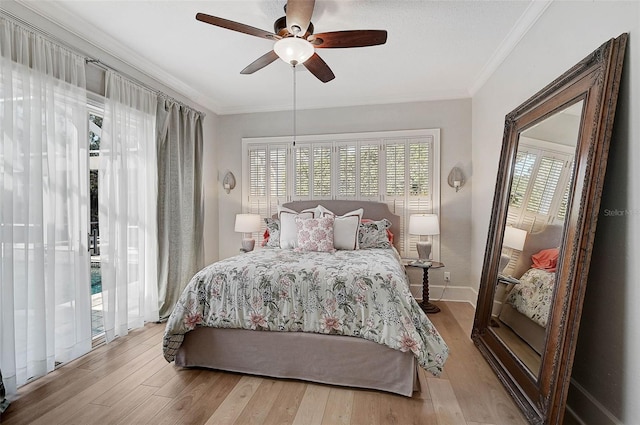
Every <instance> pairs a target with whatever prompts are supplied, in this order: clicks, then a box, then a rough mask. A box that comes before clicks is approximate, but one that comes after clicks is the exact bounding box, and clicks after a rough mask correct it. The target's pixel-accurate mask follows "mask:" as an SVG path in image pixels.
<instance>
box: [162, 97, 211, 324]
mask: <svg viewBox="0 0 640 425" xmlns="http://www.w3.org/2000/svg"><path fill="white" fill-rule="evenodd" d="M202 119H203V116H202V115H201V114H200V113H198V112H197V111H194V110H192V109H189V108H187V107H186V106H184V105H181V104H179V103H177V102H175V101H174V100H172V99H167V98H163V97H160V98H158V112H157V128H158V137H157V143H158V145H157V149H158V251H159V252H158V301H159V305H160V319H166V318H167V317H169V315H170V314H171V311H172V310H173V307H174V305H175V303H176V301H177V300H178V298H179V297H180V294H181V293H182V291H183V289H184V287H185V286H186V285H187V283H188V282H189V280H190V279H191V277H192V276H193V275H194V274H195V273H196V272H197V271H198V270H199V269H201V268H202V266H203V263H204V248H203V246H204V239H203V235H202V230H203V222H204V203H203V186H202V143H203V137H202Z"/></svg>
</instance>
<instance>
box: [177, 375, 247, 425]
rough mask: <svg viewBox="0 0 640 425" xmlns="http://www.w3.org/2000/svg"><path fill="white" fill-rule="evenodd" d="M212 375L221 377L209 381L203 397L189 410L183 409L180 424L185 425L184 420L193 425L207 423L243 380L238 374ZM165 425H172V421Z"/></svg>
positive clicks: (196, 400) (179, 418) (195, 400)
mask: <svg viewBox="0 0 640 425" xmlns="http://www.w3.org/2000/svg"><path fill="white" fill-rule="evenodd" d="M211 373H212V374H213V373H216V374H217V375H219V377H218V378H217V379H211V380H209V382H208V383H207V385H206V386H205V387H204V393H203V394H202V396H201V397H199V398H197V399H196V397H194V398H193V402H192V403H191V406H190V407H189V408H188V409H184V408H183V409H182V411H181V412H180V415H179V416H178V417H177V420H178V423H184V422H185V419H184V418H188V422H189V423H193V424H203V423H205V422H207V420H208V419H209V418H210V417H211V416H212V415H213V414H214V412H215V411H216V409H218V407H219V406H220V405H221V404H222V402H223V401H224V400H225V399H226V398H227V397H228V396H229V394H230V393H231V391H232V390H233V388H234V387H235V386H236V385H237V384H238V382H239V381H240V379H241V378H242V375H240V374H237V373H217V372H214V371H211ZM165 423H170V421H166V422H165Z"/></svg>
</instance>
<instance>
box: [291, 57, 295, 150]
mask: <svg viewBox="0 0 640 425" xmlns="http://www.w3.org/2000/svg"><path fill="white" fill-rule="evenodd" d="M291 65H292V66H291V69H293V146H294V147H295V145H296V64H295V63H293V62H292V63H291Z"/></svg>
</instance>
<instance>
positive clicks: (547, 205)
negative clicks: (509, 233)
mask: <svg viewBox="0 0 640 425" xmlns="http://www.w3.org/2000/svg"><path fill="white" fill-rule="evenodd" d="M573 156H574V148H573V147H570V146H564V145H559V144H557V143H549V142H544V141H540V140H535V139H530V138H525V137H523V138H522V140H521V143H520V146H519V147H518V153H517V155H516V163H515V166H514V173H513V181H512V183H511V195H510V196H511V197H510V199H509V215H508V217H507V223H508V224H511V225H514V226H516V227H519V228H522V229H525V230H527V231H529V232H535V231H537V230H540V229H541V228H543V227H544V226H546V225H547V224H552V223H554V222H558V221H559V222H563V221H564V216H565V213H566V208H567V203H568V201H569V185H570V184H571V175H572V172H573Z"/></svg>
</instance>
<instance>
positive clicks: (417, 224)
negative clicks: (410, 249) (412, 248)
mask: <svg viewBox="0 0 640 425" xmlns="http://www.w3.org/2000/svg"><path fill="white" fill-rule="evenodd" d="M409 233H410V234H412V235H419V236H420V240H419V241H418V242H416V249H417V250H418V261H419V262H422V263H426V262H429V260H430V257H431V241H429V240H427V236H431V235H438V234H440V225H439V223H438V216H437V215H435V214H412V215H411V216H410V217H409Z"/></svg>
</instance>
